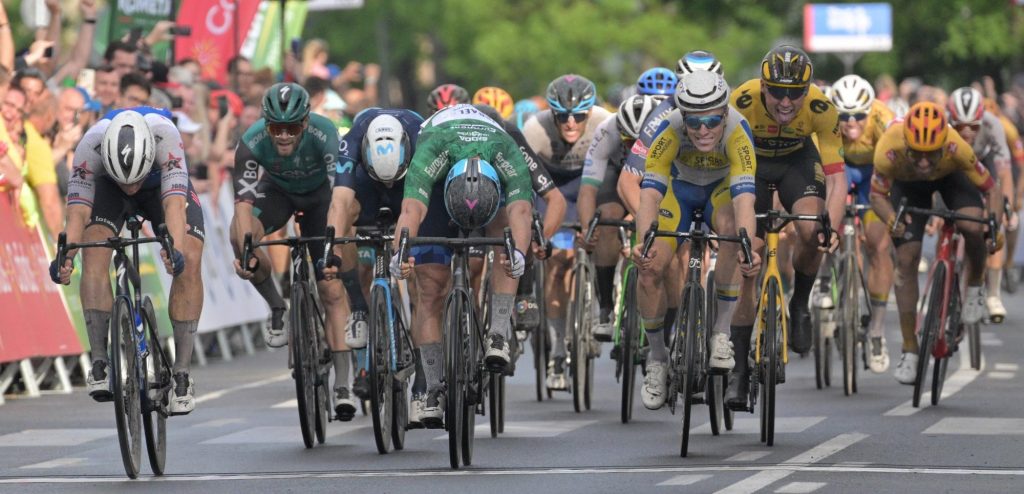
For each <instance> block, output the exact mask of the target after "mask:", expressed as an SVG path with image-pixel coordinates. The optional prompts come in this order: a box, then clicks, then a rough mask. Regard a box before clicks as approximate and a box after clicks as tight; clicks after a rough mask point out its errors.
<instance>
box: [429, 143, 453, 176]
mask: <svg viewBox="0 0 1024 494" xmlns="http://www.w3.org/2000/svg"><path fill="white" fill-rule="evenodd" d="M446 164H448V150H447V149H445V150H444V151H441V154H438V155H437V157H436V158H434V161H431V162H430V164H429V165H427V169H426V170H425V172H426V174H427V176H429V177H432V178H437V175H438V174H439V173H441V168H442V167H444V165H446Z"/></svg>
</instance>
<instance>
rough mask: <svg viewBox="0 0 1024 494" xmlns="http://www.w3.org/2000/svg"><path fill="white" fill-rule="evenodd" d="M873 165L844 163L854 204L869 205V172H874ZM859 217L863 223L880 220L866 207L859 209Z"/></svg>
mask: <svg viewBox="0 0 1024 494" xmlns="http://www.w3.org/2000/svg"><path fill="white" fill-rule="evenodd" d="M874 171H875V167H874V165H854V164H852V163H850V162H847V163H846V179H847V182H848V183H849V186H850V192H851V193H852V194H854V197H855V198H856V200H857V202H856V204H867V205H870V204H871V201H870V200H869V199H868V197H870V195H871V174H872V173H874ZM860 219H861V221H863V222H864V223H865V224H867V223H870V222H872V221H880V220H879V219H878V215H876V214H875V212H874V211H872V210H870V209H868V210H865V211H861V213H860Z"/></svg>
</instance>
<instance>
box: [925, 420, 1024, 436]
mask: <svg viewBox="0 0 1024 494" xmlns="http://www.w3.org/2000/svg"><path fill="white" fill-rule="evenodd" d="M922 434H956V435H970V436H1005V435H1022V434H1024V419H1013V418H995V417H993V418H985V417H947V418H944V419H942V420H940V421H938V422H936V423H935V424H934V425H932V426H931V427H929V428H927V429H925V430H924V432H922Z"/></svg>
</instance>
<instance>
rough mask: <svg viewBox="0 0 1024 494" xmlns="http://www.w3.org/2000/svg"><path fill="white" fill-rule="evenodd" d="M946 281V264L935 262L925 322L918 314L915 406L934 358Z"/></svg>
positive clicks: (924, 305)
mask: <svg viewBox="0 0 1024 494" xmlns="http://www.w3.org/2000/svg"><path fill="white" fill-rule="evenodd" d="M945 282H946V265H945V264H944V263H942V262H936V263H935V270H934V271H932V285H931V286H930V287H929V288H928V301H927V302H926V303H925V304H923V305H922V307H924V309H925V310H926V312H925V313H924V319H923V322H921V321H922V318H921V314H920V313H919V314H918V316H917V320H918V321H919V324H920V325H919V326H918V329H917V377H916V378H915V379H914V398H913V400H912V402H911V403H912V404H913V405H914V408H917V407H919V406H921V394H922V393H923V392H924V381H925V376H926V375H927V374H928V361H929V360H930V359H931V358H932V345H934V344H935V338H936V336H937V335H938V332H939V319H940V316H941V314H940V312H941V311H942V293H943V285H944V284H945Z"/></svg>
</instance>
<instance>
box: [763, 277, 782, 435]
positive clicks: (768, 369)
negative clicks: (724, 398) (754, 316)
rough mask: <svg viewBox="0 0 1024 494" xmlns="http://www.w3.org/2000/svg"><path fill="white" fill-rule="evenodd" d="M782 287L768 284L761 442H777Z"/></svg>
mask: <svg viewBox="0 0 1024 494" xmlns="http://www.w3.org/2000/svg"><path fill="white" fill-rule="evenodd" d="M779 297H780V295H779V286H778V284H777V283H776V281H775V280H772V281H770V282H769V283H768V304H767V307H765V321H764V331H763V332H762V333H761V372H760V375H761V377H762V379H763V381H764V382H762V383H761V441H762V442H764V443H765V444H766V445H768V446H772V445H773V444H775V385H776V384H777V382H778V381H777V380H778V376H779V373H778V371H779V366H780V365H782V357H781V355H780V351H781V346H780V343H781V341H782V326H783V324H782V312H781V311H780V309H779Z"/></svg>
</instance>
